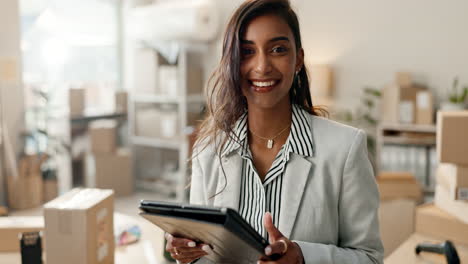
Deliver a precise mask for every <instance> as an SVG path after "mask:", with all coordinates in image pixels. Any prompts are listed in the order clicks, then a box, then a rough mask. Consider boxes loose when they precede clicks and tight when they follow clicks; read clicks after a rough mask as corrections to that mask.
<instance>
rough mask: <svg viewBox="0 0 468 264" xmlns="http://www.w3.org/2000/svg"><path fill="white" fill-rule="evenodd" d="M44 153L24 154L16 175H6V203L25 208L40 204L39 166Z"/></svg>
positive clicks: (40, 182) (41, 197) (44, 157)
mask: <svg viewBox="0 0 468 264" xmlns="http://www.w3.org/2000/svg"><path fill="white" fill-rule="evenodd" d="M46 159H47V156H45V155H24V156H22V157H21V158H20V161H19V169H18V176H17V177H13V176H11V175H7V177H6V178H7V190H8V205H9V207H10V208H12V209H27V208H33V207H37V206H40V205H42V202H43V186H42V185H43V181H42V173H41V166H42V163H43V162H45V160H46Z"/></svg>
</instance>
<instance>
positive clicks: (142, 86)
mask: <svg viewBox="0 0 468 264" xmlns="http://www.w3.org/2000/svg"><path fill="white" fill-rule="evenodd" d="M157 67H158V55H157V53H156V52H155V51H154V50H153V49H150V48H137V49H135V50H134V69H135V70H134V71H133V72H134V85H133V87H134V89H135V90H134V92H136V93H140V94H154V93H155V92H156V86H157V84H156V78H157V69H158V68H157Z"/></svg>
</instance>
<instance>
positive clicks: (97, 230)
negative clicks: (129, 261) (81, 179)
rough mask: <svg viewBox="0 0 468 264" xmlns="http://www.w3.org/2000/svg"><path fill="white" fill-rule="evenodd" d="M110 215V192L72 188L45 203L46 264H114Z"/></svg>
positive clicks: (112, 210) (111, 199) (112, 219)
mask: <svg viewBox="0 0 468 264" xmlns="http://www.w3.org/2000/svg"><path fill="white" fill-rule="evenodd" d="M113 213H114V193H113V191H112V190H100V189H73V190H72V191H70V192H68V193H66V194H64V195H63V196H60V197H58V198H57V199H55V200H53V201H51V202H49V203H47V204H46V205H45V206H44V219H45V236H46V238H47V239H46V255H47V263H48V264H59V263H60V264H61V263H67V264H82V263H87V264H109V263H114V231H113V225H114V216H113Z"/></svg>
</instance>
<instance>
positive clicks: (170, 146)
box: [127, 42, 206, 202]
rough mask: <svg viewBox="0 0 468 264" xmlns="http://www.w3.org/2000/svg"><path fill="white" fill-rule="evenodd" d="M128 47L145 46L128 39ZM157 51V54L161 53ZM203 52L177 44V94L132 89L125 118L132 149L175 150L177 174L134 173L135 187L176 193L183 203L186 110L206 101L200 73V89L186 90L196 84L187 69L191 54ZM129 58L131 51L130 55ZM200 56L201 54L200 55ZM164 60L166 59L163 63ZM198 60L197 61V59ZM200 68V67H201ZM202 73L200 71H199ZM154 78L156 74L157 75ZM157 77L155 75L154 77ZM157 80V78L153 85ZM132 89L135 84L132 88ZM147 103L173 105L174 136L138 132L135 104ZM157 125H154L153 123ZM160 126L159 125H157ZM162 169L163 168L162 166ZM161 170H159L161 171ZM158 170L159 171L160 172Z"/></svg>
mask: <svg viewBox="0 0 468 264" xmlns="http://www.w3.org/2000/svg"><path fill="white" fill-rule="evenodd" d="M127 45H128V46H130V47H127V48H128V49H127V50H130V52H131V51H132V50H135V49H138V48H146V49H148V47H142V46H141V45H140V44H139V43H135V42H129V43H127ZM154 52H156V57H158V56H160V55H158V54H157V51H156V50H154ZM204 52H206V49H204V48H203V47H202V46H200V45H190V44H187V43H181V45H180V50H179V53H178V59H177V63H176V66H177V90H178V95H177V96H169V95H162V94H158V93H156V92H155V93H153V92H147V91H146V90H148V89H146V88H148V87H146V88H145V89H144V90H145V91H144V92H134V89H130V91H132V92H131V93H130V96H129V107H128V110H129V113H128V119H129V126H130V144H131V145H132V147H133V149H134V150H135V148H138V147H147V148H153V149H157V150H158V151H161V152H163V151H167V150H169V151H177V152H178V161H177V175H176V177H175V178H176V179H172V180H171V181H167V179H166V180H164V179H158V177H155V178H152V179H142V178H139V176H138V174H137V173H136V186H137V188H138V189H144V190H151V191H155V192H158V193H161V194H164V195H168V196H173V195H175V200H176V201H179V202H184V201H187V199H188V197H187V190H186V188H185V187H186V186H187V178H188V177H187V176H188V173H189V166H188V160H189V158H190V157H189V151H190V150H189V148H190V145H189V144H190V143H189V139H188V135H186V130H187V127H190V126H189V125H190V124H189V120H188V119H189V112H190V108H191V107H189V106H192V105H196V106H198V105H199V106H200V107H199V108H198V109H201V107H202V106H203V104H204V103H205V99H204V96H203V94H202V93H203V87H204V80H203V76H200V80H202V81H201V82H202V83H200V84H196V85H200V88H201V90H200V91H199V92H198V93H189V91H191V92H192V90H193V89H189V88H191V87H189V86H190V85H195V84H193V83H190V80H189V74H191V73H189V72H188V71H189V70H193V69H192V64H191V62H192V61H194V60H193V59H191V55H193V54H195V55H197V56H200V55H203V54H204ZM130 57H131V54H130ZM200 57H201V56H200ZM156 63H157V64H158V63H161V61H160V60H158V59H157V62H156ZM166 63H167V62H166ZM198 63H200V62H198ZM161 65H166V64H161ZM138 66H139V65H134V66H133V67H134V68H135V69H136V68H138ZM200 70H202V68H200ZM200 73H202V71H200ZM154 74H157V72H154ZM156 77H157V76H156ZM156 80H157V78H156ZM158 83H159V82H157V81H156V84H158ZM132 88H134V87H132ZM149 88H150V90H151V89H152V88H154V90H155V91H156V90H158V89H156V88H157V87H149ZM142 104H145V105H150V106H153V107H155V108H157V107H158V106H161V105H175V107H174V108H175V110H174V111H177V127H178V131H177V135H175V136H174V137H171V138H163V137H150V136H143V135H138V134H137V133H136V132H137V127H136V123H137V122H136V121H137V120H136V117H137V115H138V111H139V109H138V106H139V105H142ZM156 125H157V124H155V126H156ZM159 125H162V124H159ZM133 156H134V157H135V156H136V155H133ZM137 162H138V161H137V160H134V164H137ZM161 170H162V168H161ZM161 170H160V171H161ZM160 171H159V172H160Z"/></svg>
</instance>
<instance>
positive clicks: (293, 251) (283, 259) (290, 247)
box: [257, 212, 304, 264]
mask: <svg viewBox="0 0 468 264" xmlns="http://www.w3.org/2000/svg"><path fill="white" fill-rule="evenodd" d="M263 224H264V226H265V228H266V230H267V232H268V236H269V240H270V245H269V246H268V247H266V248H265V255H264V256H262V257H261V258H260V260H259V261H258V262H257V263H258V264H280V263H285V264H303V263H304V256H303V255H302V250H301V248H300V247H299V245H297V244H296V243H294V242H291V241H290V240H289V239H288V238H286V237H284V236H283V234H281V232H280V231H279V230H278V229H277V228H276V227H275V226H274V225H273V220H272V218H271V214H270V213H268V212H267V213H265V215H264V216H263ZM275 254H276V255H279V256H280V257H279V258H278V259H276V260H274V261H273V260H269V257H270V256H272V255H275Z"/></svg>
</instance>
